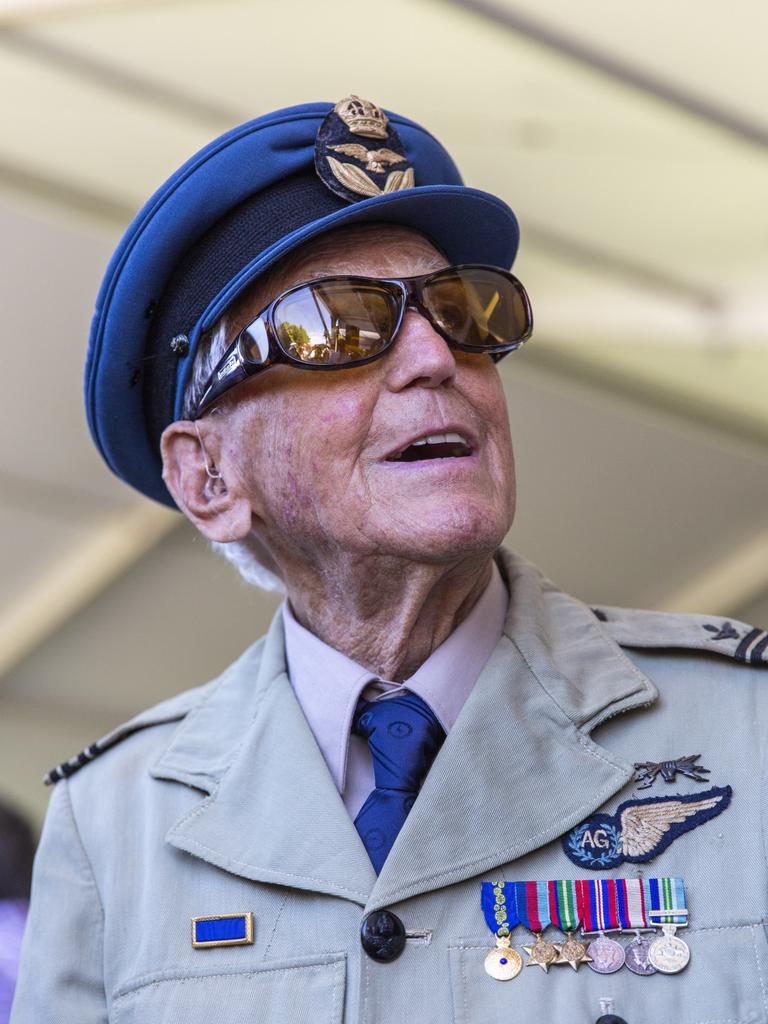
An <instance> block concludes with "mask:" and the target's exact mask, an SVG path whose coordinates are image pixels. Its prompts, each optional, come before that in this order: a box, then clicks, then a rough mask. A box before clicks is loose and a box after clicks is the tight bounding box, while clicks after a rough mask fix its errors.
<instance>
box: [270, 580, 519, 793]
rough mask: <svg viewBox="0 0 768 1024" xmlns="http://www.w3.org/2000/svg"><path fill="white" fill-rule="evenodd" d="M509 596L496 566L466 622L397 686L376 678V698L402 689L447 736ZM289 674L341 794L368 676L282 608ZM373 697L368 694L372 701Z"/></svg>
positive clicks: (485, 656) (498, 632)
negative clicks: (423, 705) (419, 701)
mask: <svg viewBox="0 0 768 1024" xmlns="http://www.w3.org/2000/svg"><path fill="white" fill-rule="evenodd" d="M508 603H509V595H508V593H507V588H506V586H505V584H504V581H503V579H502V577H501V573H500V572H499V570H498V568H497V567H496V564H495V563H494V565H493V570H492V574H491V579H490V581H489V583H488V586H487V587H486V588H485V590H484V591H483V593H482V594H481V595H480V598H479V599H478V601H477V603H476V604H475V606H474V607H473V609H472V611H471V612H470V613H469V615H467V617H466V618H465V619H464V620H463V621H462V622H461V623H460V625H459V626H458V627H457V628H456V629H455V630H454V631H453V632H452V633H451V634H450V636H449V637H448V638H447V639H446V640H445V641H444V642H443V643H442V644H441V645H440V646H439V647H437V648H435V650H434V651H433V652H432V654H431V655H430V656H429V658H427V660H426V661H425V662H424V664H423V665H422V666H421V667H420V668H419V669H418V671H416V672H415V673H414V674H413V675H412V676H411V677H410V679H407V680H405V681H404V682H403V683H394V682H390V681H388V680H380V681H377V683H376V688H375V690H376V692H377V693H378V694H379V695H381V696H392V695H394V693H395V692H397V691H399V690H401V689H403V688H407V689H408V690H410V691H411V692H413V693H416V694H418V696H419V697H421V698H422V699H423V700H425V701H426V702H427V704H429V706H430V707H431V708H432V710H433V711H434V713H435V715H436V716H437V718H438V719H439V721H440V724H441V725H442V726H443V728H444V729H445V731H446V733H448V732H450V730H451V729H452V727H453V725H454V723H455V721H456V719H457V718H458V715H459V712H460V711H461V709H462V707H463V706H464V702H465V701H466V699H467V697H468V696H469V694H470V692H471V691H472V687H473V686H474V685H475V683H476V681H477V679H478V677H479V675H480V673H481V671H482V669H483V666H484V665H485V663H486V661H487V660H488V658H489V657H490V656H491V654H492V653H493V651H494V648H495V647H496V644H497V643H498V642H499V639H500V637H501V635H502V630H503V628H504V620H505V618H506V614H507V606H508ZM282 614H283V624H284V627H285V652H286V661H287V666H288V676H289V678H290V681H291V685H292V687H293V690H294V693H295V694H296V698H297V700H298V702H299V704H300V705H301V709H302V711H303V712H304V715H305V717H306V719H307V722H308V723H309V727H310V729H311V730H312V732H313V734H314V736H315V739H316V740H317V743H318V746H319V747H320V750H321V752H322V754H323V757H324V759H325V762H326V764H327V765H328V768H329V769H330V772H331V775H332V776H333V780H334V782H335V784H336V787H337V789H338V790H339V792H340V793H341V792H343V791H344V783H345V776H346V765H347V751H348V749H349V736H350V730H351V728H352V716H353V715H354V712H355V708H356V706H357V702H358V700H359V699H360V696H361V694H362V693H363V691H364V690H365V689H366V687H367V686H369V685H370V683H371V682H372V681H373V680H374V678H375V677H374V675H373V673H372V672H370V671H369V670H368V669H365V668H363V667H362V666H361V665H358V664H357V663H356V662H354V661H352V660H351V658H348V657H347V656H346V655H345V654H342V653H341V651H337V650H335V648H333V647H330V646H329V645H328V644H326V643H324V642H323V641H322V640H320V639H319V638H318V637H316V636H315V635H314V634H313V633H310V631H309V630H308V629H305V628H304V627H303V626H302V625H301V624H300V623H299V622H298V621H297V620H296V618H295V616H294V615H293V613H292V611H291V609H290V606H289V605H288V602H287V601H286V602H285V603H284V604H283V608H282ZM375 695H376V693H373V692H372V693H370V694H366V696H375Z"/></svg>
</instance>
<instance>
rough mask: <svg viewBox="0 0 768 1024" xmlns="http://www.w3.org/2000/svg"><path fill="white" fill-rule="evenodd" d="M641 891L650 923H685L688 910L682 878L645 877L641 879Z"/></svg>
mask: <svg viewBox="0 0 768 1024" xmlns="http://www.w3.org/2000/svg"><path fill="white" fill-rule="evenodd" d="M643 891H644V895H645V903H646V907H647V911H646V913H647V917H648V921H649V923H650V924H655V925H659V924H687V922H688V910H687V908H686V905H685V886H684V885H683V880H682V878H646V879H643ZM654 911H655V913H654ZM659 911H669V913H659Z"/></svg>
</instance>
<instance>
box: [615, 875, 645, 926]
mask: <svg viewBox="0 0 768 1024" xmlns="http://www.w3.org/2000/svg"><path fill="white" fill-rule="evenodd" d="M616 898H617V900H618V905H619V922H620V924H621V927H622V930H623V931H639V930H641V929H647V928H649V927H652V926H650V925H649V924H648V917H647V915H646V912H645V892H644V890H643V882H642V879H640V878H617V879H616Z"/></svg>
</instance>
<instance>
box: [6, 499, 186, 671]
mask: <svg viewBox="0 0 768 1024" xmlns="http://www.w3.org/2000/svg"><path fill="white" fill-rule="evenodd" d="M179 522H180V520H179V516H178V515H177V514H176V513H174V512H171V511H170V509H164V508H162V507H161V506H159V505H154V504H150V503H149V502H147V501H142V502H141V503H140V504H138V505H136V507H135V508H133V509H131V511H129V512H123V513H121V514H119V515H115V516H112V517H110V518H108V519H105V520H104V522H103V524H102V525H101V526H98V527H96V528H95V529H94V530H92V531H91V532H90V533H89V534H88V537H87V538H86V539H85V540H84V541H82V542H81V543H80V544H75V545H73V546H72V547H71V548H69V549H68V550H67V551H66V553H65V554H64V555H63V556H62V557H61V558H60V559H59V560H58V561H55V562H53V563H52V564H51V565H50V566H49V567H48V569H47V571H46V573H45V575H44V576H43V577H42V579H40V580H38V581H37V582H36V583H33V584H32V585H31V586H29V587H27V588H26V589H25V590H21V591H20V592H19V593H17V594H16V595H15V596H14V600H13V604H12V605H11V606H10V607H8V608H6V609H4V610H3V612H2V615H0V677H2V676H3V675H4V674H6V673H7V672H8V671H9V670H10V669H11V668H13V666H14V665H16V664H18V662H20V661H21V659H22V658H24V656H25V655H27V654H29V653H30V652H31V651H32V650H34V648H35V647H37V646H38V645H39V644H41V643H42V642H43V640H45V639H46V638H47V637H48V636H50V634H51V633H53V632H54V631H55V630H56V629H57V628H58V627H59V626H61V625H63V624H64V623H65V622H66V621H67V620H68V619H70V618H71V617H72V616H73V615H74V614H75V613H76V612H77V611H79V610H80V609H81V608H82V607H83V606H84V605H86V604H87V603H88V602H89V601H90V600H91V599H92V598H93V597H95V596H96V595H97V594H98V593H99V592H100V591H102V590H103V589H104V588H105V587H106V586H107V585H108V584H109V583H111V582H112V581H113V580H114V579H115V578H116V577H118V576H119V575H120V574H121V573H123V572H125V570H126V569H128V568H129V566H130V565H132V564H133V563H134V562H135V561H136V560H137V559H138V558H140V557H141V556H142V555H143V554H145V553H146V552H147V551H149V550H150V549H151V548H152V547H154V546H155V544H157V543H159V542H160V541H161V540H162V539H163V537H165V536H166V535H167V534H168V533H169V532H170V531H171V530H172V529H174V527H176V526H177V525H178V524H179Z"/></svg>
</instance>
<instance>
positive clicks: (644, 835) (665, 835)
mask: <svg viewBox="0 0 768 1024" xmlns="http://www.w3.org/2000/svg"><path fill="white" fill-rule="evenodd" d="M731 794H732V790H731V787H730V786H724V787H720V786H713V787H712V789H706V790H704V791H703V792H699V793H689V794H688V795H687V796H680V795H678V796H670V797H666V796H657V797H648V798H647V799H645V800H627V801H625V802H624V803H623V804H620V805H619V806H618V808H617V809H616V813H615V814H604V813H598V814H593V815H592V817H591V818H587V820H586V821H583V822H582V823H581V825H577V826H576V828H574V829H571V831H570V832H569V833H568V834H567V835H565V836H563V840H562V842H563V850H564V851H565V853H566V854H567V856H568V857H569V858H570V859H571V860H572V861H573V863H574V864H577V865H578V866H579V867H580V868H588V869H589V870H592V871H608V870H610V869H611V868H615V867H618V866H619V864H624V863H625V862H629V863H631V864H642V863H645V861H649V860H652V859H653V858H654V857H656V856H658V854H660V853H663V852H664V850H666V848H667V847H668V846H669V845H670V844H671V843H673V842H674V841H675V839H677V838H678V836H681V835H682V834H683V833H684V832H690V831H691V829H694V828H696V827H697V826H698V825H702V824H704V822H705V821H709V820H710V819H711V818H714V817H716V816H717V815H718V814H721V813H722V812H723V811H724V810H725V809H726V807H727V806H728V804H729V803H730V802H731Z"/></svg>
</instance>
